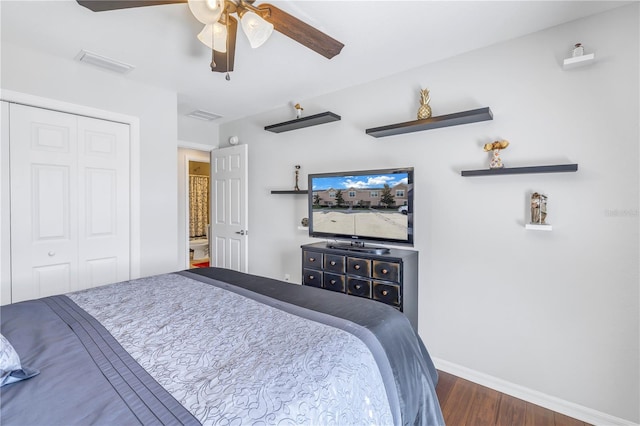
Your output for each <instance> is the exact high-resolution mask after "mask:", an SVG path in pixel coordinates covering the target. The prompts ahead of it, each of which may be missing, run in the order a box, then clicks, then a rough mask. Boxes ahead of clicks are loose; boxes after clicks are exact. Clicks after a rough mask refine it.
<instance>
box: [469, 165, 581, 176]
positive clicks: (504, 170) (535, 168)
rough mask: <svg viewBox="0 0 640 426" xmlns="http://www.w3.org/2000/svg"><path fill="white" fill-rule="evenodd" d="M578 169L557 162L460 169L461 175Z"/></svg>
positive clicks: (551, 171) (555, 171) (514, 173)
mask: <svg viewBox="0 0 640 426" xmlns="http://www.w3.org/2000/svg"><path fill="white" fill-rule="evenodd" d="M576 171H578V165H577V164H559V165H554V166H531V167H504V168H502V169H482V170H462V171H461V172H460V174H461V175H462V176H492V175H518V174H525V173H562V172H576Z"/></svg>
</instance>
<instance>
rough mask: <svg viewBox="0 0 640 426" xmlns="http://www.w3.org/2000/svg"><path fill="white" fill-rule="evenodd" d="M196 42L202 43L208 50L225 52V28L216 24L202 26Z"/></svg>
mask: <svg viewBox="0 0 640 426" xmlns="http://www.w3.org/2000/svg"><path fill="white" fill-rule="evenodd" d="M198 40H200V41H201V42H202V43H204V44H205V45H206V46H207V47H208V48H209V49H211V50H215V51H217V52H220V53H226V52H227V26H226V25H223V24H221V23H220V22H216V23H215V24H207V25H205V26H204V28H203V29H202V31H200V34H198Z"/></svg>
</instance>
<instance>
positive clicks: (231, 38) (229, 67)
mask: <svg viewBox="0 0 640 426" xmlns="http://www.w3.org/2000/svg"><path fill="white" fill-rule="evenodd" d="M227 19H228V20H229V28H228V30H227V40H228V43H227V53H220V52H218V51H217V50H212V52H213V61H212V63H211V71H214V72H230V71H233V61H234V59H235V56H236V34H237V33H238V20H237V19H235V18H234V17H233V16H229V15H227ZM227 55H228V56H227ZM214 64H215V65H214Z"/></svg>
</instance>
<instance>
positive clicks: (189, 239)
mask: <svg viewBox="0 0 640 426" xmlns="http://www.w3.org/2000/svg"><path fill="white" fill-rule="evenodd" d="M178 159H179V164H178V210H179V211H178V221H179V226H178V239H179V244H178V248H179V250H178V251H179V259H178V262H179V264H180V265H182V267H183V268H185V269H189V268H202V267H207V266H209V264H210V253H209V231H210V223H211V221H210V217H211V215H210V212H209V208H210V203H209V195H210V188H209V185H210V173H211V167H210V152H209V151H201V150H197V149H187V148H179V149H178Z"/></svg>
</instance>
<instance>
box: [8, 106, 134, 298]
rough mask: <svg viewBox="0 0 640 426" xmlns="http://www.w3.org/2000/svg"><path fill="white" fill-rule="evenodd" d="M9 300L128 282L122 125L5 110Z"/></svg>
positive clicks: (26, 109)
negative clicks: (8, 176) (8, 158)
mask: <svg viewBox="0 0 640 426" xmlns="http://www.w3.org/2000/svg"><path fill="white" fill-rule="evenodd" d="M9 139H10V142H9V143H10V156H11V172H10V173H11V269H12V271H11V288H12V298H11V299H12V302H17V301H20V300H26V299H32V298H37V297H44V296H49V295H53V294H60V293H66V292H70V291H75V290H79V289H83V288H88V287H91V286H94V285H98V284H106V283H109V282H115V281H122V280H126V279H128V277H129V127H128V126H127V125H124V124H119V123H113V122H108V121H103V120H97V119H91V118H87V117H79V116H75V115H73V114H66V113H60V112H56V111H50V110H45V109H40V108H33V107H27V106H22V105H15V104H12V105H10V135H9Z"/></svg>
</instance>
